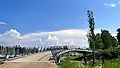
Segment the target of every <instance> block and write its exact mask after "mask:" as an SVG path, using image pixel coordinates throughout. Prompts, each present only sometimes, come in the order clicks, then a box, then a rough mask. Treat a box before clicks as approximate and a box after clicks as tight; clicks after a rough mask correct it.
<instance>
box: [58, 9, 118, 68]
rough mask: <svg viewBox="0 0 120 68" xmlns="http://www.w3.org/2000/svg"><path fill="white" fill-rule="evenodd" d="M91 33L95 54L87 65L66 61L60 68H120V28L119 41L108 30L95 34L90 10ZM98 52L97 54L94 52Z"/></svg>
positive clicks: (90, 39)
mask: <svg viewBox="0 0 120 68" xmlns="http://www.w3.org/2000/svg"><path fill="white" fill-rule="evenodd" d="M87 14H88V23H89V32H88V34H87V38H88V42H89V47H90V49H92V50H93V54H92V55H90V56H89V57H92V59H93V60H92V59H89V61H88V63H87V65H85V64H84V62H82V61H80V60H79V62H78V61H73V60H69V59H67V60H64V61H62V62H61V63H60V64H59V66H60V67H59V68H120V59H119V58H120V47H119V46H118V45H120V28H118V29H117V32H118V33H117V36H116V37H117V39H116V38H115V37H114V36H112V35H111V34H110V32H109V31H108V30H106V29H101V33H97V34H95V33H94V29H95V27H94V26H95V23H94V17H93V12H92V11H90V10H88V11H87ZM94 51H97V52H94Z"/></svg>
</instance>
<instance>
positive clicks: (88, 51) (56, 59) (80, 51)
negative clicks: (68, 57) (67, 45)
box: [53, 49, 93, 63]
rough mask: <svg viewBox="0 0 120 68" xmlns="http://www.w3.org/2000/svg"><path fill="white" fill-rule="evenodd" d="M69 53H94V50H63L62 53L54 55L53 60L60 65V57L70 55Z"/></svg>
mask: <svg viewBox="0 0 120 68" xmlns="http://www.w3.org/2000/svg"><path fill="white" fill-rule="evenodd" d="M69 52H78V53H83V54H85V53H93V51H92V50H87V49H69V50H62V51H59V52H57V53H55V54H53V58H54V60H55V62H56V63H59V62H60V57H61V56H62V55H63V54H66V53H69Z"/></svg>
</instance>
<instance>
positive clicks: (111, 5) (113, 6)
mask: <svg viewBox="0 0 120 68" xmlns="http://www.w3.org/2000/svg"><path fill="white" fill-rule="evenodd" d="M104 5H105V6H109V7H112V8H115V7H116V4H109V3H104Z"/></svg>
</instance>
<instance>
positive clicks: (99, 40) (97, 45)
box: [95, 33, 103, 49]
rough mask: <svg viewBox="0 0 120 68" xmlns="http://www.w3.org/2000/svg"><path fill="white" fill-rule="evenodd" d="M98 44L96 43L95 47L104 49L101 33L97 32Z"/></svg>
mask: <svg viewBox="0 0 120 68" xmlns="http://www.w3.org/2000/svg"><path fill="white" fill-rule="evenodd" d="M95 42H96V44H95V49H102V48H103V43H102V39H101V34H100V33H98V34H96V41H95Z"/></svg>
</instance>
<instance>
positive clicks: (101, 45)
mask: <svg viewBox="0 0 120 68" xmlns="http://www.w3.org/2000/svg"><path fill="white" fill-rule="evenodd" d="M87 13H88V22H89V32H88V33H87V38H88V42H89V47H90V48H91V49H103V50H104V49H109V48H111V47H117V46H118V45H119V44H120V28H118V29H117V30H116V31H117V32H118V33H117V36H116V37H115V36H112V35H111V33H110V32H109V31H108V30H106V29H101V33H97V34H95V33H94V28H95V26H94V25H95V22H94V17H93V12H92V11H90V10H88V11H87Z"/></svg>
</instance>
